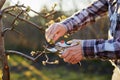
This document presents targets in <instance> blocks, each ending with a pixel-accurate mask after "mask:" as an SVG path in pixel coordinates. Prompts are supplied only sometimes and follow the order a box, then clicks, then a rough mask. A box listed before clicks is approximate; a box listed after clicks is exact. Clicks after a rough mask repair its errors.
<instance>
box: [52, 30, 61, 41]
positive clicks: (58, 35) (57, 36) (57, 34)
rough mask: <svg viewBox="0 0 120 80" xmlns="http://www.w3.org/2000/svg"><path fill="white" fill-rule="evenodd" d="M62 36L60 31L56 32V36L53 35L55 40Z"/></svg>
mask: <svg viewBox="0 0 120 80" xmlns="http://www.w3.org/2000/svg"><path fill="white" fill-rule="evenodd" d="M60 37H61V34H60V32H57V33H56V34H55V36H54V37H53V40H54V41H57V40H58V39H59V38H60Z"/></svg>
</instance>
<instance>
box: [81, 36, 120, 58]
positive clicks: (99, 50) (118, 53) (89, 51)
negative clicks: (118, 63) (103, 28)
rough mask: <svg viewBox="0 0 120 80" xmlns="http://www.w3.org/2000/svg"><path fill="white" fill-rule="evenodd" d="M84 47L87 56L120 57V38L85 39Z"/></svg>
mask: <svg viewBox="0 0 120 80" xmlns="http://www.w3.org/2000/svg"><path fill="white" fill-rule="evenodd" d="M82 49H83V54H84V56H85V57H87V58H102V59H119V58H120V38H117V39H115V40H114V39H111V40H103V39H99V40H96V39H94V40H83V41H82Z"/></svg>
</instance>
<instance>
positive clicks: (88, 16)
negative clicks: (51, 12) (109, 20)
mask: <svg viewBox="0 0 120 80" xmlns="http://www.w3.org/2000/svg"><path fill="white" fill-rule="evenodd" d="M107 11H108V3H107V1H106V0H98V1H96V2H94V3H93V4H91V6H89V7H88V8H86V9H83V10H82V11H78V12H77V13H75V14H74V15H72V16H71V17H69V18H67V19H65V20H64V21H62V22H61V23H62V24H63V25H64V26H65V28H66V29H67V32H68V33H73V32H75V31H77V30H80V29H82V28H84V26H86V24H88V23H92V22H95V19H96V18H98V16H99V17H100V16H103V15H104V14H106V12H107Z"/></svg>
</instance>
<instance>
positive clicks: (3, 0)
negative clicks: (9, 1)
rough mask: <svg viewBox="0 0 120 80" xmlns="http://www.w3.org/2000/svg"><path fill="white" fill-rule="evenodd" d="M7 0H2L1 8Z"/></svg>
mask: <svg viewBox="0 0 120 80" xmlns="http://www.w3.org/2000/svg"><path fill="white" fill-rule="evenodd" d="M5 1H6V0H0V9H1V8H2V7H3V5H4V3H5Z"/></svg>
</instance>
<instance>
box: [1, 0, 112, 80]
mask: <svg viewBox="0 0 120 80" xmlns="http://www.w3.org/2000/svg"><path fill="white" fill-rule="evenodd" d="M94 1H96V0H68V1H67V0H7V1H6V4H5V5H4V7H7V6H11V5H15V4H16V3H19V4H24V5H25V6H30V8H31V9H33V10H35V11H37V12H39V13H43V9H46V10H47V11H49V10H51V6H52V5H54V4H56V5H57V6H56V7H55V11H56V13H55V14H54V16H55V18H58V17H59V16H64V17H66V18H67V17H69V16H71V15H72V14H74V13H75V12H77V11H79V10H82V9H84V8H86V7H87V6H89V5H90V4H91V3H93V2H94ZM29 15H30V16H31V17H30V19H29V20H30V21H32V22H34V23H36V24H38V25H40V26H42V27H43V28H44V29H46V28H47V27H48V25H47V24H46V23H49V20H47V19H45V18H43V17H41V16H40V15H36V14H34V13H32V12H30V13H29ZM12 20H13V17H11V16H8V15H4V19H3V23H4V27H9V25H11V21H12ZM16 24H17V27H15V28H16V29H17V30H18V31H19V32H21V33H22V34H23V35H24V36H21V35H19V34H17V33H15V32H7V34H6V35H5V48H6V50H17V51H20V52H23V53H25V54H27V55H31V54H30V52H31V51H40V50H43V43H44V40H45V38H44V34H42V33H41V32H40V31H39V30H37V29H36V28H34V27H32V25H29V24H27V23H25V22H22V21H19V23H16ZM108 26H109V21H108V17H107V15H106V16H104V17H103V18H101V19H98V20H97V21H96V23H95V24H91V25H87V27H85V28H84V29H83V30H81V31H78V32H77V33H75V34H73V35H71V36H70V37H69V38H67V39H64V38H61V39H64V40H65V41H68V40H71V39H101V38H102V39H107V30H108ZM61 39H60V40H61ZM48 56H49V58H50V60H51V61H52V60H56V59H58V60H59V61H60V63H59V64H57V65H46V66H44V65H43V64H42V60H44V56H41V57H40V58H39V59H38V61H37V62H36V63H35V62H31V61H29V60H27V59H25V58H23V57H20V56H16V55H11V56H9V60H8V61H9V66H10V73H11V80H27V79H28V80H110V79H111V75H112V70H113V66H112V65H111V64H110V62H109V61H103V60H83V61H81V64H82V65H81V66H79V65H77V64H76V65H72V64H68V63H65V62H64V61H63V60H62V59H60V58H59V57H58V56H57V55H54V54H49V55H48Z"/></svg>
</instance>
